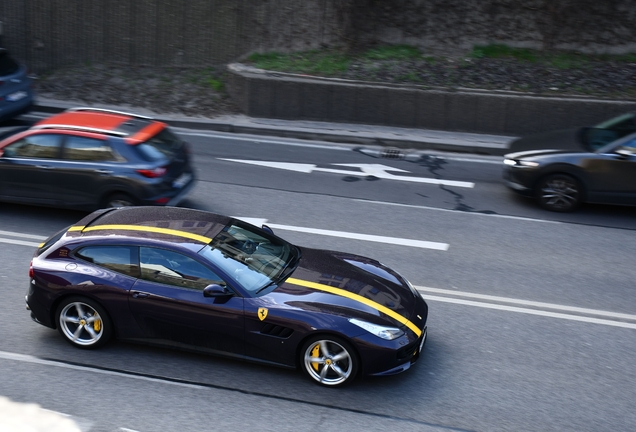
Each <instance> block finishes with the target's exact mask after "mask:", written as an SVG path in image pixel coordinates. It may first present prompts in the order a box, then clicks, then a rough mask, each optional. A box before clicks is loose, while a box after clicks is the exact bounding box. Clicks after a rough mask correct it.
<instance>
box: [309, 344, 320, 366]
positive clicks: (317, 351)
mask: <svg viewBox="0 0 636 432" xmlns="http://www.w3.org/2000/svg"><path fill="white" fill-rule="evenodd" d="M311 356H312V357H320V345H316V346H315V347H313V349H312V350H311ZM311 367H313V368H314V370H315V371H316V372H318V367H319V365H318V363H312V364H311Z"/></svg>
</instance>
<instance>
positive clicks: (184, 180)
mask: <svg viewBox="0 0 636 432" xmlns="http://www.w3.org/2000/svg"><path fill="white" fill-rule="evenodd" d="M190 180H192V174H190V173H183V174H181V175H180V176H179V177H177V179H176V180H175V181H173V182H172V187H174V188H177V189H181V188H182V187H184V186H185V185H187V184H188V183H189V182H190Z"/></svg>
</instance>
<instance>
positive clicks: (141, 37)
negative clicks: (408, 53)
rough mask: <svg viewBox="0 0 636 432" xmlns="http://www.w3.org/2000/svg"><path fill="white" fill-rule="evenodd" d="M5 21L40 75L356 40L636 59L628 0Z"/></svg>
mask: <svg viewBox="0 0 636 432" xmlns="http://www.w3.org/2000/svg"><path fill="white" fill-rule="evenodd" d="M0 20H1V21H3V23H4V26H3V28H4V34H3V36H2V39H3V40H2V43H3V45H4V46H6V47H7V48H9V49H10V50H11V51H12V52H13V53H14V54H15V56H16V57H18V58H20V59H21V60H23V61H25V62H26V63H27V64H29V65H30V67H31V68H32V69H33V70H35V71H46V70H48V69H52V68H56V67H59V66H63V65H67V64H88V63H97V62H100V63H118V64H127V65H153V66H205V65H220V64H225V63H228V62H230V61H232V60H235V59H240V58H241V57H242V56H244V55H246V54H248V53H251V52H255V51H260V52H266V51H274V50H276V51H290V50H306V49H314V48H320V47H321V46H325V45H332V46H333V45H347V44H352V43H356V42H359V43H373V42H380V43H406V44H412V45H417V46H420V47H422V48H424V49H425V50H427V51H442V52H444V53H453V52H456V53H462V52H465V51H467V50H469V49H470V48H471V47H472V46H473V45H475V44H486V43H505V44H508V45H511V46H518V47H533V48H541V49H552V48H556V49H572V50H580V51H584V52H602V53H626V52H636V2H635V0H2V1H0Z"/></svg>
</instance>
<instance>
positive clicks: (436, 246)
mask: <svg viewBox="0 0 636 432" xmlns="http://www.w3.org/2000/svg"><path fill="white" fill-rule="evenodd" d="M234 217H235V218H236V219H240V220H242V221H245V222H248V223H251V224H252V225H256V226H261V225H263V224H265V223H267V219H258V218H246V217H239V216H234ZM267 226H269V227H270V228H272V229H279V230H283V231H294V232H301V233H307V234H317V235H323V236H330V237H340V238H347V239H352V240H364V241H371V242H376V243H386V244H391V245H399V246H410V247H417V248H422V249H433V250H441V251H446V250H448V248H449V245H448V243H438V242H430V241H424V240H412V239H405V238H399V237H385V236H377V235H371V234H360V233H352V232H346V231H333V230H325V229H318V228H306V227H299V226H292V225H280V224H272V223H268V224H267Z"/></svg>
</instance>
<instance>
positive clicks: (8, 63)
mask: <svg viewBox="0 0 636 432" xmlns="http://www.w3.org/2000/svg"><path fill="white" fill-rule="evenodd" d="M18 69H20V66H19V65H18V64H17V63H16V62H15V60H13V59H12V58H11V57H9V54H8V53H7V52H6V51H2V50H0V76H7V75H13V74H14V73H16V72H17V71H18Z"/></svg>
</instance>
